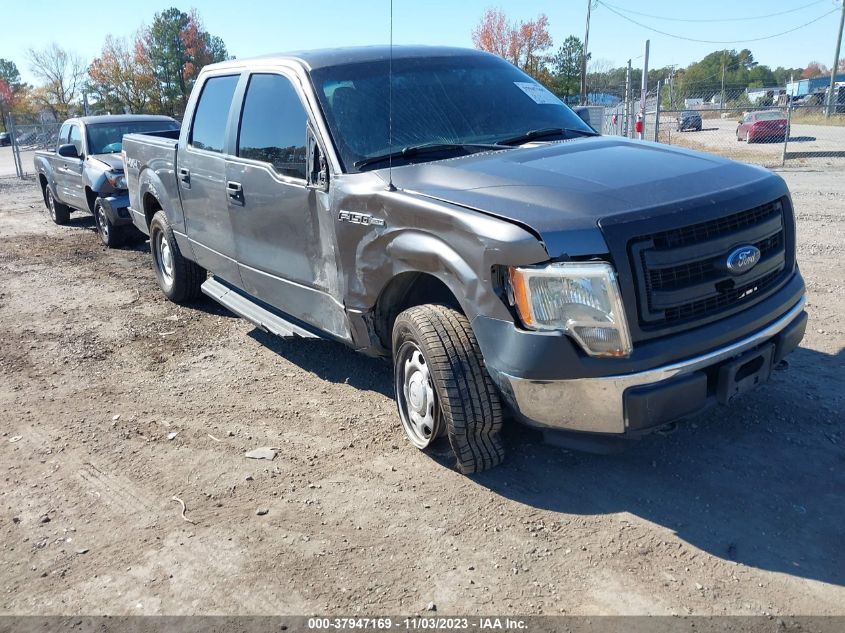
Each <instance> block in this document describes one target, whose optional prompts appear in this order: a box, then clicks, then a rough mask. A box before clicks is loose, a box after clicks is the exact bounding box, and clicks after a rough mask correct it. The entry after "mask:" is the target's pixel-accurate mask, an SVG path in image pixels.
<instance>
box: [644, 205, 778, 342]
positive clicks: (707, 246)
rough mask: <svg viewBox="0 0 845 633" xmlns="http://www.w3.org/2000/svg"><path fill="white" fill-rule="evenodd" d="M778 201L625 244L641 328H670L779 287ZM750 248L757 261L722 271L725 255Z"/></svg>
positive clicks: (724, 266)
mask: <svg viewBox="0 0 845 633" xmlns="http://www.w3.org/2000/svg"><path fill="white" fill-rule="evenodd" d="M783 209H784V207H783V202H782V201H781V200H776V201H774V202H770V203H768V204H764V205H761V206H759V207H754V208H753V209H748V210H746V211H742V212H740V213H734V214H732V215H728V216H725V217H722V218H717V219H714V220H708V221H706V222H700V223H697V224H691V225H687V226H683V227H679V228H674V229H671V230H667V231H661V232H659V233H653V234H650V235H640V236H638V237H636V238H634V239H632V240H630V241H629V243H628V250H629V255H630V257H631V264H632V268H633V271H634V273H635V278H636V282H637V283H636V286H637V304H638V308H639V315H640V324H641V325H642V326H643V327H646V328H649V327H665V326H674V325H676V324H681V323H685V322H689V321H694V320H697V319H703V318H706V317H710V316H712V315H716V314H719V313H720V312H724V311H726V310H729V309H731V308H733V307H735V306H738V305H742V304H744V303H746V302H751V301H753V299H756V298H757V297H758V296H762V294H763V293H764V292H765V291H766V290H768V289H771V288H773V287H774V286H776V285H777V284H779V283H780V282H781V281H782V279H783V277H784V274H785V271H786V268H787V248H786V235H785V227H784V214H783ZM745 245H753V246H756V247H757V248H758V249H759V250H760V253H761V257H760V261H759V262H758V263H757V264H756V265H755V266H754V267H753V268H751V269H750V270H749V271H747V272H745V273H742V274H740V275H734V274H731V273H730V272H728V270H727V257H728V254H729V253H730V252H731V251H732V250H734V249H735V248H737V247H739V246H745Z"/></svg>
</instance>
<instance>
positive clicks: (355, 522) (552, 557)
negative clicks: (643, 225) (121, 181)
mask: <svg viewBox="0 0 845 633" xmlns="http://www.w3.org/2000/svg"><path fill="white" fill-rule="evenodd" d="M783 175H784V177H785V178H786V179H787V180H788V182H789V184H790V186H791V187H792V190H793V192H794V199H795V205H796V209H797V217H798V232H799V247H798V252H799V262H800V264H801V268H802V271H803V273H804V275H805V277H806V279H807V283H808V289H809V304H808V311H809V314H810V319H811V321H810V326H809V329H808V334H807V337H806V339H805V341H804V343H803V345H802V348H801V349H800V350H799V351H797V352H796V353H795V354H793V355H792V356H791V357H790V368H789V370H788V371H780V372H776V373H775V375H774V377H773V379H772V381H771V382H770V383H769V384H767V385H766V386H765V387H763V388H761V389H759V390H757V391H756V392H754V393H751V394H749V395H747V396H745V397H744V398H743V399H742V400H741V401H740V402H739V403H738V404H737V405H736V406H733V407H732V408H730V409H716V410H714V411H711V412H710V413H708V414H707V415H704V416H701V417H699V418H697V419H695V420H692V421H690V422H688V423H686V424H684V425H682V426H681V427H679V428H678V430H677V431H676V432H674V433H672V434H668V435H654V436H651V437H648V438H646V439H645V440H643V441H642V442H640V443H638V444H636V445H635V446H633V447H632V448H631V449H630V450H628V451H627V452H625V453H622V454H618V455H610V456H595V455H588V454H582V453H576V452H567V451H563V450H561V449H557V448H553V447H549V446H546V445H544V444H542V443H541V442H540V438H539V437H538V436H537V435H535V434H534V433H531V432H528V431H527V430H524V429H521V428H519V427H516V426H514V425H511V427H510V428H509V433H508V451H509V452H508V459H507V461H506V463H505V464H504V465H503V466H501V467H500V468H498V469H496V470H494V471H491V472H489V473H484V474H482V475H480V476H476V477H472V478H468V477H464V476H461V475H460V474H458V473H457V472H456V471H455V470H453V469H452V468H451V465H450V463H449V460H448V454H447V453H446V452H445V451H443V452H442V453H440V454H435V455H434V456H429V455H426V454H423V453H420V452H418V451H417V450H415V449H414V448H412V447H411V445H410V444H409V443H408V442H407V441H406V440H405V438H404V436H403V432H402V430H401V428H400V425H399V422H398V418H397V415H396V413H395V409H394V403H393V400H392V387H391V378H390V371H389V368H388V366H387V365H385V364H383V363H381V362H380V361H377V360H372V359H368V358H364V357H361V356H358V355H356V354H354V353H353V352H351V351H348V350H346V349H345V348H343V347H341V346H340V345H337V344H334V343H329V342H322V341H313V340H292V341H282V340H278V339H274V338H272V337H270V336H267V335H265V334H262V333H261V332H259V331H256V330H255V329H254V328H252V327H251V326H250V325H249V324H248V323H247V322H245V321H242V320H239V319H236V318H234V317H232V316H231V315H230V314H228V313H227V312H226V311H225V310H223V309H221V308H219V307H217V306H215V305H213V304H212V303H210V302H203V303H200V304H198V305H195V306H192V307H178V306H175V305H173V304H171V303H169V302H168V301H166V300H165V299H164V297H163V295H162V294H161V293H160V292H159V290H158V287H157V286H156V284H155V281H154V278H153V273H152V270H151V267H150V256H149V252H148V247H147V246H146V244H144V245H141V246H138V247H136V248H134V249H124V250H115V251H108V250H105V249H103V248H102V247H101V246H100V245H99V243H98V240H97V238H96V235H95V234H94V233H93V229H92V226H93V225H92V222H91V219H90V217H88V216H81V217H76V215H77V214H74V218H75V219H74V220H73V221H72V223H71V225H70V226H67V227H57V226H55V225H53V224H51V223H50V221H49V219H48V217H47V216H46V214H45V213H44V211H43V205H42V203H41V201H40V198H39V195H38V192H37V190H36V187H35V185H34V184H33V183H31V182H28V183H27V182H25V183H21V182H18V181H14V180H2V181H0V417H2V423H0V470H1V471H2V483H0V613H4V614H89V615H91V614H195V613H203V614H309V613H331V614H339V613H344V614H361V615H365V614H366V615H377V614H401V613H416V612H425V610H426V608H427V607H428V606H429V603H434V604H435V605H436V609H437V613H438V614H448V613H463V614H491V613H497V614H505V613H514V614H540V613H543V614H558V613H569V614H644V613H649V614H749V615H754V614H761V613H769V614H805V615H806V614H845V547H843V542H845V434H843V427H842V424H843V419H845V415H843V411H845V390H843V377H845V354H844V353H843V344H844V343H845V333H843V327H845V321H843V312H844V311H845V267H843V262H845V259H843V253H845V230H844V229H845V173H842V172H837V173H830V172H812V171H802V172H785V173H784V174H783ZM174 433H175V434H176V435H175V436H173V435H172V434H174ZM171 437H172V439H170V438H171ZM261 446H273V447H278V448H279V455H278V457H277V458H276V459H275V460H274V461H256V460H250V459H246V458H245V457H244V453H245V452H246V451H248V450H250V449H253V448H256V447H261ZM174 496H175V497H178V498H180V499H182V500H183V501H184V502H185V503H186V504H187V513H186V515H185V516H186V517H187V519H189V520H190V521H191V522H187V521H185V520H183V518H182V517H181V516H180V514H181V505H180V504H179V503H178V502H177V501H174V500H173V498H174ZM258 510H262V511H263V510H266V511H267V513H266V514H262V515H258V514H257V511H258Z"/></svg>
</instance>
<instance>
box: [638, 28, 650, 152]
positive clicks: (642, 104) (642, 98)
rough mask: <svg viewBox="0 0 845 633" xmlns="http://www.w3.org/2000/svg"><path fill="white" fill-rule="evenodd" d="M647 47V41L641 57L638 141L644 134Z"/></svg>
mask: <svg viewBox="0 0 845 633" xmlns="http://www.w3.org/2000/svg"><path fill="white" fill-rule="evenodd" d="M648 45H649V40H646V41H645V55H644V56H643V81H642V87H641V91H640V120H639V123H640V126H639V127H640V129H639V130H638V131H639V138H640V139H642V138H643V134H644V133H645V100H646V97H647V96H648Z"/></svg>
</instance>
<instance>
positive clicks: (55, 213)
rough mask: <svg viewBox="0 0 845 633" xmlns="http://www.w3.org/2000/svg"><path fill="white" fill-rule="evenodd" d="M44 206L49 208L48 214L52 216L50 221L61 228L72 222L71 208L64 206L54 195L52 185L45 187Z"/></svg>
mask: <svg viewBox="0 0 845 633" xmlns="http://www.w3.org/2000/svg"><path fill="white" fill-rule="evenodd" d="M44 204H45V205H46V207H47V212H48V213H49V214H50V219H51V220H53V222H55V223H56V224H58V225H59V226H63V225H65V224H67V223H68V222H70V207H68V206H66V205H64V204H62V203H61V202H59V201H58V200H56V197H55V196H54V195H53V190H52V189H50V185H47V186H45V187H44Z"/></svg>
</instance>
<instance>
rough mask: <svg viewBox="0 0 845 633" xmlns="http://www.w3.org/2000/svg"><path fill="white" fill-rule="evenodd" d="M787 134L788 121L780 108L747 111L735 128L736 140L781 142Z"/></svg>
mask: <svg viewBox="0 0 845 633" xmlns="http://www.w3.org/2000/svg"><path fill="white" fill-rule="evenodd" d="M788 136H789V123H788V121H787V119H786V115H784V114H783V112H781V111H780V110H763V111H762V112H748V113H747V114H746V115H745V116H743V117H742V119H740V121H739V125H738V126H737V128H736V140H738V141H743V140H744V141H745V142H746V143H754V142H756V141H778V142H781V143H782V142H783V141H784V140H785V139H786V138H787V137H788Z"/></svg>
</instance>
